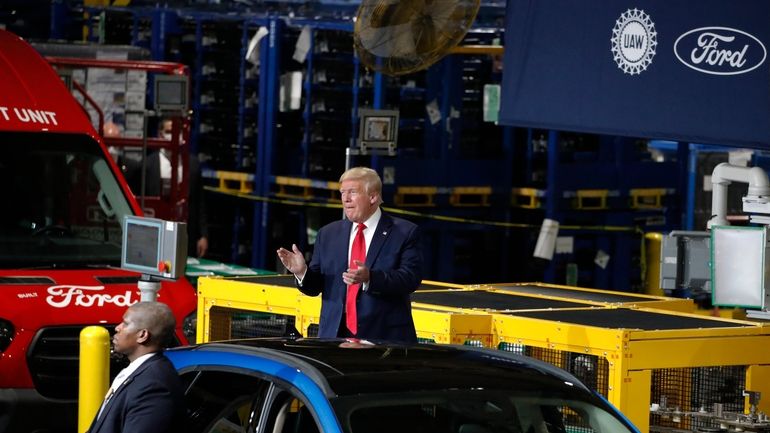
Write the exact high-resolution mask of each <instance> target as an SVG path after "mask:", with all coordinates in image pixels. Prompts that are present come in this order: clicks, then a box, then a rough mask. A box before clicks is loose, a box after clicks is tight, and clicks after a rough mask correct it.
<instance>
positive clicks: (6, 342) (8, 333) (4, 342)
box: [0, 319, 14, 353]
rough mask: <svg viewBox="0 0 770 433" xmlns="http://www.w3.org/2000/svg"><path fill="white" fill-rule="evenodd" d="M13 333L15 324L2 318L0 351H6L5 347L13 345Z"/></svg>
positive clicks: (0, 320) (0, 324) (0, 322)
mask: <svg viewBox="0 0 770 433" xmlns="http://www.w3.org/2000/svg"><path fill="white" fill-rule="evenodd" d="M13 334H14V329H13V324H11V322H9V321H7V320H5V319H0V353H3V352H5V349H7V348H8V346H10V345H11V341H13Z"/></svg>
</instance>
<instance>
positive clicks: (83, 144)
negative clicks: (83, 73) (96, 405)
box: [0, 30, 197, 432]
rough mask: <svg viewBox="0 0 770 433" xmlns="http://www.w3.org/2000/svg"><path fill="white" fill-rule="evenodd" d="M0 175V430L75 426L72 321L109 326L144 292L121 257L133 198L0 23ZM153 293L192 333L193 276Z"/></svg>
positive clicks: (74, 111)
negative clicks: (190, 280)
mask: <svg viewBox="0 0 770 433" xmlns="http://www.w3.org/2000/svg"><path fill="white" fill-rule="evenodd" d="M0 185H2V191H3V199H4V202H5V204H4V205H3V209H2V210H0V432H59V431H75V429H76V425H77V406H76V404H77V393H78V390H77V383H78V352H79V341H78V337H79V334H80V331H81V329H83V328H84V327H86V326H90V325H102V326H105V327H107V328H108V329H109V330H110V332H114V327H115V325H117V324H118V323H119V322H120V321H121V317H122V315H123V312H124V311H125V309H126V307H128V306H129V305H131V304H132V303H134V302H137V301H139V298H140V294H139V291H138V289H137V279H138V277H139V275H138V274H136V273H132V272H128V271H124V270H121V269H119V268H118V266H120V253H121V248H120V247H121V237H122V229H121V221H122V220H123V216H125V215H141V210H140V207H139V205H138V204H137V201H136V200H135V198H134V197H133V195H132V194H131V192H130V190H129V188H128V186H127V185H126V182H125V180H124V178H123V176H122V175H121V173H120V170H118V167H117V166H116V164H115V163H114V161H113V160H112V158H110V156H109V154H108V152H107V148H106V147H105V145H104V142H103V141H102V139H101V137H100V136H99V135H98V134H97V133H96V131H95V130H94V128H93V127H92V125H91V123H90V121H89V119H88V117H87V115H86V112H85V111H84V110H83V108H82V107H81V106H80V105H79V104H78V103H77V102H76V101H75V99H74V98H73V97H72V95H71V94H70V92H69V90H68V89H67V87H66V86H65V84H64V82H63V81H62V80H61V79H60V77H59V76H58V75H57V73H56V71H54V70H53V69H52V67H51V66H50V65H49V63H48V62H47V61H46V60H45V59H43V58H42V57H41V56H40V55H39V54H38V53H37V52H36V51H35V50H34V49H33V48H32V47H31V46H30V45H29V44H27V43H26V42H25V41H24V40H22V39H21V38H19V37H18V36H16V35H13V34H11V33H9V32H6V31H3V30H0ZM158 300H159V301H161V302H165V303H167V304H168V305H170V306H171V309H172V310H173V311H174V314H175V315H176V318H177V329H176V339H177V343H178V344H187V343H188V342H194V332H195V323H194V320H195V310H196V306H197V304H196V303H197V301H196V294H195V291H194V289H193V287H192V286H191V285H190V284H189V283H188V282H187V281H186V280H179V281H176V282H170V281H164V282H163V283H162V289H161V291H160V293H159V298H158ZM115 362H119V361H118V360H117V359H116V360H115ZM113 370H114V369H113ZM115 372H116V371H113V374H114V373H115Z"/></svg>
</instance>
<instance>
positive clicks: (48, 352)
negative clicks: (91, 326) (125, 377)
mask: <svg viewBox="0 0 770 433" xmlns="http://www.w3.org/2000/svg"><path fill="white" fill-rule="evenodd" d="M85 326H86V325H83V326H61V327H55V328H43V329H41V330H40V331H38V333H37V334H36V335H35V338H34V339H33V340H32V344H31V345H30V348H29V351H28V352H27V365H29V371H30V374H31V375H32V381H33V382H34V384H35V389H37V391H38V392H39V393H40V395H42V396H44V397H48V398H57V399H76V398H77V397H78V356H79V354H80V331H81V330H82V329H83V328H85ZM103 326H104V327H106V328H107V330H108V331H109V332H110V336H112V335H113V334H115V325H103ZM126 365H128V363H127V360H126V358H125V357H123V356H122V355H118V356H111V357H110V380H112V377H114V376H115V375H116V374H117V373H118V372H119V371H120V369H121V368H123V367H125V366H126Z"/></svg>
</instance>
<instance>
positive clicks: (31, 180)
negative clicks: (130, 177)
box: [0, 132, 131, 269]
mask: <svg viewBox="0 0 770 433" xmlns="http://www.w3.org/2000/svg"><path fill="white" fill-rule="evenodd" d="M105 158H107V157H106V156H105V155H104V154H103V152H102V151H101V148H100V147H99V144H98V143H97V142H96V141H94V140H93V139H92V138H91V137H88V136H87V135H76V134H40V133H36V134H31V133H9V132H0V185H2V186H3V191H4V192H5V193H4V196H5V197H4V202H5V203H4V204H3V210H2V211H0V269H9V268H14V269H20V268H41V267H55V268H64V269H67V268H75V267H83V266H92V265H93V266H99V265H114V266H119V265H120V243H121V238H122V231H121V224H120V221H122V217H123V215H125V214H130V213H131V207H130V206H129V204H128V200H127V199H126V197H125V195H124V193H123V191H122V190H121V188H120V187H119V184H118V181H117V179H116V177H115V174H114V173H113V172H112V171H111V170H110V166H109V164H108V161H107V160H106V159H105Z"/></svg>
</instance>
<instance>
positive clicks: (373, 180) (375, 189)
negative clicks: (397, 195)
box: [340, 167, 382, 204]
mask: <svg viewBox="0 0 770 433" xmlns="http://www.w3.org/2000/svg"><path fill="white" fill-rule="evenodd" d="M346 180H360V181H361V182H363V184H364V191H365V192H366V193H367V194H377V197H378V203H377V204H380V203H382V180H381V179H380V175H379V174H377V172H376V171H374V170H372V169H371V168H369V167H353V168H349V169H347V170H345V172H344V173H342V176H340V183H342V182H343V181H346Z"/></svg>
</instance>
